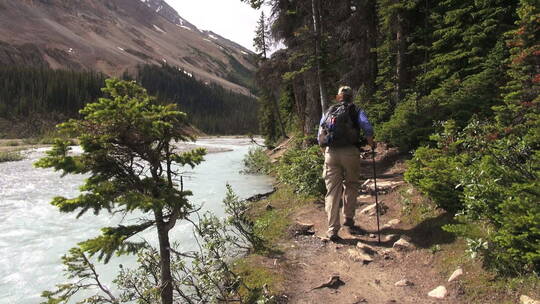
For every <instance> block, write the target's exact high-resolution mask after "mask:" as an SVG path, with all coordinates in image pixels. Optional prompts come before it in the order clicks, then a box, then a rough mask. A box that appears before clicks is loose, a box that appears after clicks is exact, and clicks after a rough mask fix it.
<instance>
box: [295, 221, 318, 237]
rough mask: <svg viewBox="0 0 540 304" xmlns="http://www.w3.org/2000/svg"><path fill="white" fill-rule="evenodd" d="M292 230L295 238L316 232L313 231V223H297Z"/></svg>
mask: <svg viewBox="0 0 540 304" xmlns="http://www.w3.org/2000/svg"><path fill="white" fill-rule="evenodd" d="M290 229H291V231H292V232H293V234H294V235H295V236H298V235H313V234H315V231H313V224H311V223H301V222H296V223H294V224H293V225H292V227H291V228H290Z"/></svg>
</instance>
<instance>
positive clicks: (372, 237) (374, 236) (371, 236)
mask: <svg viewBox="0 0 540 304" xmlns="http://www.w3.org/2000/svg"><path fill="white" fill-rule="evenodd" d="M376 237H377V235H376V234H375V233H371V234H370V235H369V238H371V239H374V238H376Z"/></svg>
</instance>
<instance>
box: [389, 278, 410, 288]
mask: <svg viewBox="0 0 540 304" xmlns="http://www.w3.org/2000/svg"><path fill="white" fill-rule="evenodd" d="M413 285H414V283H413V282H411V281H409V280H407V279H403V280H399V281H397V282H396V283H395V284H394V286H397V287H405V286H413Z"/></svg>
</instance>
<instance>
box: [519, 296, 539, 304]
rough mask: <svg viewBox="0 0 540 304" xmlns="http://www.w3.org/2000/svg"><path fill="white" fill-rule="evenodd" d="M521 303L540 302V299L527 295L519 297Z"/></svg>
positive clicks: (537, 303) (532, 303)
mask: <svg viewBox="0 0 540 304" xmlns="http://www.w3.org/2000/svg"><path fill="white" fill-rule="evenodd" d="M519 303H520V304H540V301H537V300H534V299H532V298H530V297H528V296H526V295H522V296H521V297H519Z"/></svg>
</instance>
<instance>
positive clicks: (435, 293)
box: [428, 285, 448, 299]
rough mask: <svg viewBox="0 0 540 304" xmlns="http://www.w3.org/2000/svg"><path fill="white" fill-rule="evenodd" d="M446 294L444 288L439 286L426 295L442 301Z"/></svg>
mask: <svg viewBox="0 0 540 304" xmlns="http://www.w3.org/2000/svg"><path fill="white" fill-rule="evenodd" d="M447 294H448V291H447V290H446V287H444V286H442V285H441V286H439V287H437V288H435V289H433V290H432V291H430V292H429V293H428V297H431V298H435V299H444V297H446V295H447Z"/></svg>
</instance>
